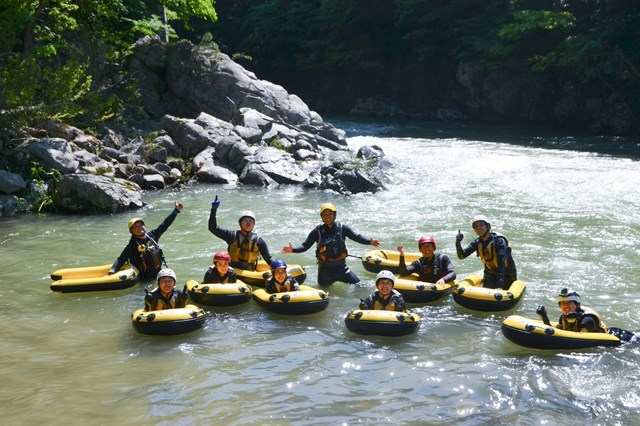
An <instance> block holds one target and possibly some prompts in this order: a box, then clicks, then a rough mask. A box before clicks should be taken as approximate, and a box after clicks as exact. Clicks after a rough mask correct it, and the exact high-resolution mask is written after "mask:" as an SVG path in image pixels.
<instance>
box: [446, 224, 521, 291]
mask: <svg viewBox="0 0 640 426" xmlns="http://www.w3.org/2000/svg"><path fill="white" fill-rule="evenodd" d="M471 227H472V228H473V229H474V230H475V232H476V234H477V235H478V238H476V239H475V240H473V241H472V242H471V244H469V245H468V246H467V247H465V248H464V249H463V248H462V245H461V244H460V243H461V242H462V239H463V238H464V236H463V234H462V233H461V232H460V231H458V235H456V251H457V254H458V258H460V259H464V258H466V257H467V256H469V255H470V254H471V253H474V252H475V253H477V255H478V257H480V259H481V260H482V263H484V278H483V282H482V286H483V287H486V288H501V289H503V290H508V289H509V287H510V286H511V284H512V283H513V282H514V281H515V280H517V279H518V273H517V271H516V264H515V262H514V261H513V257H512V256H511V247H509V241H507V239H506V237H505V236H504V235H501V234H498V233H497V232H491V224H490V223H489V221H488V220H487V218H486V217H484V216H477V217H475V218H474V219H473V221H472V222H471Z"/></svg>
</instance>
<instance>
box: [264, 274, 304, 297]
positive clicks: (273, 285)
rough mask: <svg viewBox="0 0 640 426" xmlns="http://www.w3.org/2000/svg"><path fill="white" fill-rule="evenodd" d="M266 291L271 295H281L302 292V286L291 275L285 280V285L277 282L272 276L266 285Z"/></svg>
mask: <svg viewBox="0 0 640 426" xmlns="http://www.w3.org/2000/svg"><path fill="white" fill-rule="evenodd" d="M265 290H266V291H267V293H270V294H273V293H281V292H284V291H298V290H300V285H299V284H298V281H297V280H296V279H295V278H294V277H292V276H289V275H287V278H286V279H285V280H284V282H283V283H278V282H276V279H275V278H274V277H273V276H272V277H271V278H270V279H269V280H268V281H267V284H266V285H265Z"/></svg>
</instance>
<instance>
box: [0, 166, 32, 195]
mask: <svg viewBox="0 0 640 426" xmlns="http://www.w3.org/2000/svg"><path fill="white" fill-rule="evenodd" d="M25 189H27V183H26V182H25V181H24V179H23V178H22V176H20V175H19V174H17V173H11V172H8V171H6V170H0V193H1V194H8V195H12V194H20V193H22V192H24V190H25Z"/></svg>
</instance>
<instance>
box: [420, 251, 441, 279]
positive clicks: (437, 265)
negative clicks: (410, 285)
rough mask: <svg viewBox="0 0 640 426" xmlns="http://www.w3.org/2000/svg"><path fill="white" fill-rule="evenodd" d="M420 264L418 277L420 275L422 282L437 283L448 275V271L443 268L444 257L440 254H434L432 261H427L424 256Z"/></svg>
mask: <svg viewBox="0 0 640 426" xmlns="http://www.w3.org/2000/svg"><path fill="white" fill-rule="evenodd" d="M419 262H420V271H418V275H420V281H425V282H428V283H435V282H436V281H438V280H439V279H440V278H442V277H444V276H445V275H447V271H446V270H444V269H443V268H442V255H441V254H439V253H438V254H434V255H433V256H432V257H431V260H427V259H425V258H424V256H422V257H420V259H419Z"/></svg>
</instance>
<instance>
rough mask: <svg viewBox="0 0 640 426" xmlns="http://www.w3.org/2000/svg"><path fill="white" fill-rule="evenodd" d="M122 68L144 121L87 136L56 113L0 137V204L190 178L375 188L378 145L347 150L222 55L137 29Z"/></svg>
mask: <svg viewBox="0 0 640 426" xmlns="http://www.w3.org/2000/svg"><path fill="white" fill-rule="evenodd" d="M127 70H128V75H129V76H130V77H131V78H134V79H136V81H137V82H138V84H139V86H140V89H141V93H142V96H141V102H142V104H141V105H142V108H143V110H144V113H145V115H146V116H147V117H148V119H147V120H146V124H145V125H146V127H147V128H148V129H147V130H145V131H135V129H119V130H117V129H114V128H109V127H104V128H102V129H101V130H100V131H99V132H98V134H96V135H92V134H88V133H85V132H84V131H83V130H81V129H78V128H75V127H72V126H69V125H66V124H64V123H60V122H50V123H47V124H46V125H44V126H42V128H39V129H25V135H24V140H23V141H22V143H20V144H19V145H17V146H15V147H13V146H12V147H10V148H9V147H2V146H0V151H3V152H4V156H5V158H6V160H8V161H6V160H5V161H4V162H3V164H4V165H5V167H4V168H5V169H6V170H0V214H1V215H3V216H7V215H12V214H16V213H19V212H25V211H29V210H37V209H39V208H41V207H43V206H46V207H50V208H54V209H56V210H58V211H63V212H75V213H83V212H86V213H93V212H105V213H112V212H121V211H125V210H130V209H137V208H140V207H142V206H143V205H144V200H143V198H144V197H143V194H144V191H147V190H158V189H162V188H166V187H168V186H179V185H181V184H184V183H185V182H188V181H194V180H195V181H197V182H204V183H211V184H238V185H258V186H273V185H302V186H304V187H307V188H314V189H319V190H332V191H335V192H338V193H341V194H347V195H348V194H355V193H359V192H375V191H378V190H380V189H383V188H384V184H385V181H386V177H385V175H384V173H383V167H381V166H383V164H382V163H383V157H384V153H383V152H382V150H381V149H380V148H378V147H375V146H373V147H368V146H365V147H363V148H361V149H360V150H359V151H358V152H357V153H354V152H352V151H351V150H350V149H349V148H348V147H347V143H346V138H345V132H344V131H343V130H340V129H337V128H335V127H334V126H333V125H331V124H330V123H326V122H324V120H323V119H322V117H321V116H320V115H319V114H317V113H316V112H314V111H311V110H310V109H309V108H308V106H307V105H306V104H305V103H304V102H303V101H302V100H301V99H300V98H298V97H297V96H296V95H293V94H289V93H288V92H287V91H286V90H285V89H284V88H282V87H280V86H277V85H274V84H272V83H270V82H268V81H264V80H260V79H258V78H257V77H256V76H255V75H254V74H253V73H251V72H249V71H247V70H245V69H244V68H243V67H241V66H240V65H238V64H237V63H235V62H233V61H232V60H230V59H229V58H228V57H227V56H226V55H223V54H221V53H219V52H217V51H213V50H208V49H205V48H202V47H199V46H195V45H193V44H191V43H188V42H179V43H176V44H164V43H162V42H161V41H160V39H159V38H157V37H146V38H144V39H141V40H140V41H139V42H138V43H137V44H136V45H135V46H134V47H133V54H132V56H131V57H130V58H129V61H128V63H127ZM136 134H137V136H135V135H136ZM132 135H133V136H132Z"/></svg>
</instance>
